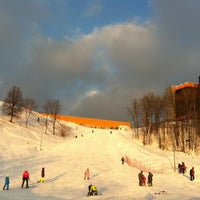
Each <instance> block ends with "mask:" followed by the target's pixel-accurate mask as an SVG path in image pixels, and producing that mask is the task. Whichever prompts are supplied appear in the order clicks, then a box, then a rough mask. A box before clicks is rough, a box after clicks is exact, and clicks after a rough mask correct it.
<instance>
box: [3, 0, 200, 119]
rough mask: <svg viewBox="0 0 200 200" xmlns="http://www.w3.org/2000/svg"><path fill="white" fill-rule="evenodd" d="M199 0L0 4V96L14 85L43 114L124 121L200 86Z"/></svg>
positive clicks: (68, 0) (8, 1) (22, 0)
mask: <svg viewBox="0 0 200 200" xmlns="http://www.w3.org/2000/svg"><path fill="white" fill-rule="evenodd" d="M199 8H200V1H199V0H190V1H188V0H168V1H165V0H149V1H148V0H19V1H13V0H0V99H1V100H3V99H4V98H5V97H6V95H7V92H8V90H10V89H11V87H12V86H13V85H16V86H19V87H20V89H21V91H22V93H23V97H24V98H25V97H31V98H35V99H36V101H37V104H38V106H39V108H40V109H41V111H42V105H44V104H45V103H46V101H47V100H48V99H51V100H54V99H58V100H59V101H60V104H61V107H62V110H61V114H63V115H72V116H80V117H91V118H100V119H112V120H122V121H127V120H129V118H130V117H129V116H128V113H127V110H126V107H130V106H131V102H132V100H133V99H135V98H140V97H141V96H143V95H145V94H146V93H148V92H154V93H156V94H158V95H162V94H163V92H164V89H165V88H166V87H167V86H168V85H171V84H175V85H178V84H181V83H184V82H187V81H191V82H198V76H199V75H200V70H199V69H200V45H199V44H200V37H199V36H200V12H199Z"/></svg>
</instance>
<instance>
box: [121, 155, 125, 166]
mask: <svg viewBox="0 0 200 200" xmlns="http://www.w3.org/2000/svg"><path fill="white" fill-rule="evenodd" d="M121 161H122V165H123V164H124V162H125V158H124V157H122V158H121Z"/></svg>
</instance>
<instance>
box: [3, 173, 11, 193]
mask: <svg viewBox="0 0 200 200" xmlns="http://www.w3.org/2000/svg"><path fill="white" fill-rule="evenodd" d="M9 184H10V178H9V175H6V177H5V183H4V186H3V190H9Z"/></svg>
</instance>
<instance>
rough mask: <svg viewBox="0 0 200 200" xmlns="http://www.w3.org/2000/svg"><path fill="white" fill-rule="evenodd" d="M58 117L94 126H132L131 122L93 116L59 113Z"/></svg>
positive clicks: (116, 127)
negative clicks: (94, 117) (85, 116)
mask: <svg viewBox="0 0 200 200" xmlns="http://www.w3.org/2000/svg"><path fill="white" fill-rule="evenodd" d="M41 114H42V115H45V113H41ZM57 119H59V120H63V121H68V122H73V123H76V124H79V125H83V126H87V127H93V128H109V129H118V127H119V126H120V125H124V126H128V127H130V122H123V121H113V120H103V119H93V118H84V117H74V116H65V115H58V116H57Z"/></svg>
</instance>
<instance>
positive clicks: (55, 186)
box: [0, 113, 200, 200]
mask: <svg viewBox="0 0 200 200" xmlns="http://www.w3.org/2000/svg"><path fill="white" fill-rule="evenodd" d="M37 117H38V114H37V113H35V114H33V115H31V118H30V121H29V123H28V127H25V122H24V121H25V119H24V117H22V118H20V119H17V120H14V122H13V123H11V122H9V118H8V117H5V116H3V115H2V114H1V116H0V134H1V140H0V183H1V185H2V189H1V190H0V199H3V200H4V199H5V200H22V199H23V200H26V199H28V200H75V199H76V200H79V199H80V200H81V199H83V200H84V199H87V200H88V198H89V199H95V200H97V199H102V200H119V199H120V200H121V199H122V200H140V199H145V200H153V199H159V200H160V199H161V200H164V199H170V200H173V199H174V200H175V199H176V200H177V199H181V200H197V199H200V190H199V187H200V173H199V172H200V157H199V156H197V155H195V154H194V153H191V154H184V153H180V152H175V158H176V164H177V165H178V163H179V162H182V161H184V162H185V164H186V166H187V171H186V173H185V174H184V175H183V174H179V173H178V172H177V171H176V172H174V152H171V151H163V150H160V149H158V148H156V147H151V146H145V147H144V146H143V145H142V144H141V143H140V142H139V141H136V140H135V139H134V138H133V133H132V131H131V130H109V129H94V128H87V127H84V126H79V125H77V124H73V123H70V122H63V123H65V124H66V125H68V126H70V127H71V128H72V134H71V136H68V137H64V138H63V137H60V136H58V135H52V131H51V129H48V131H47V134H45V127H44V123H43V121H42V120H41V121H40V122H38V121H37ZM60 123H61V122H60ZM76 136H77V137H76ZM122 156H124V157H126V158H129V159H130V160H131V162H132V166H130V165H128V163H127V162H125V164H124V165H122V163H121V157H122ZM193 166H194V169H195V180H194V181H190V180H189V170H190V168H191V167H193ZM42 167H44V168H45V181H44V183H38V180H39V179H40V175H41V169H42ZM87 168H88V169H89V170H90V174H91V175H90V180H84V172H85V170H86V169H87ZM24 170H28V171H29V173H30V180H29V186H30V188H27V189H25V188H23V189H22V188H21V183H22V173H23V172H24ZM141 170H144V175H145V176H146V177H147V176H148V172H149V171H152V173H153V175H154V176H153V186H152V187H148V186H139V185H138V173H139V172H140V171H141ZM7 174H9V177H10V189H9V190H3V185H4V179H5V176H6V175H7ZM90 184H94V185H96V186H97V187H98V193H99V195H98V196H90V197H87V193H88V186H89V185H90Z"/></svg>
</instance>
